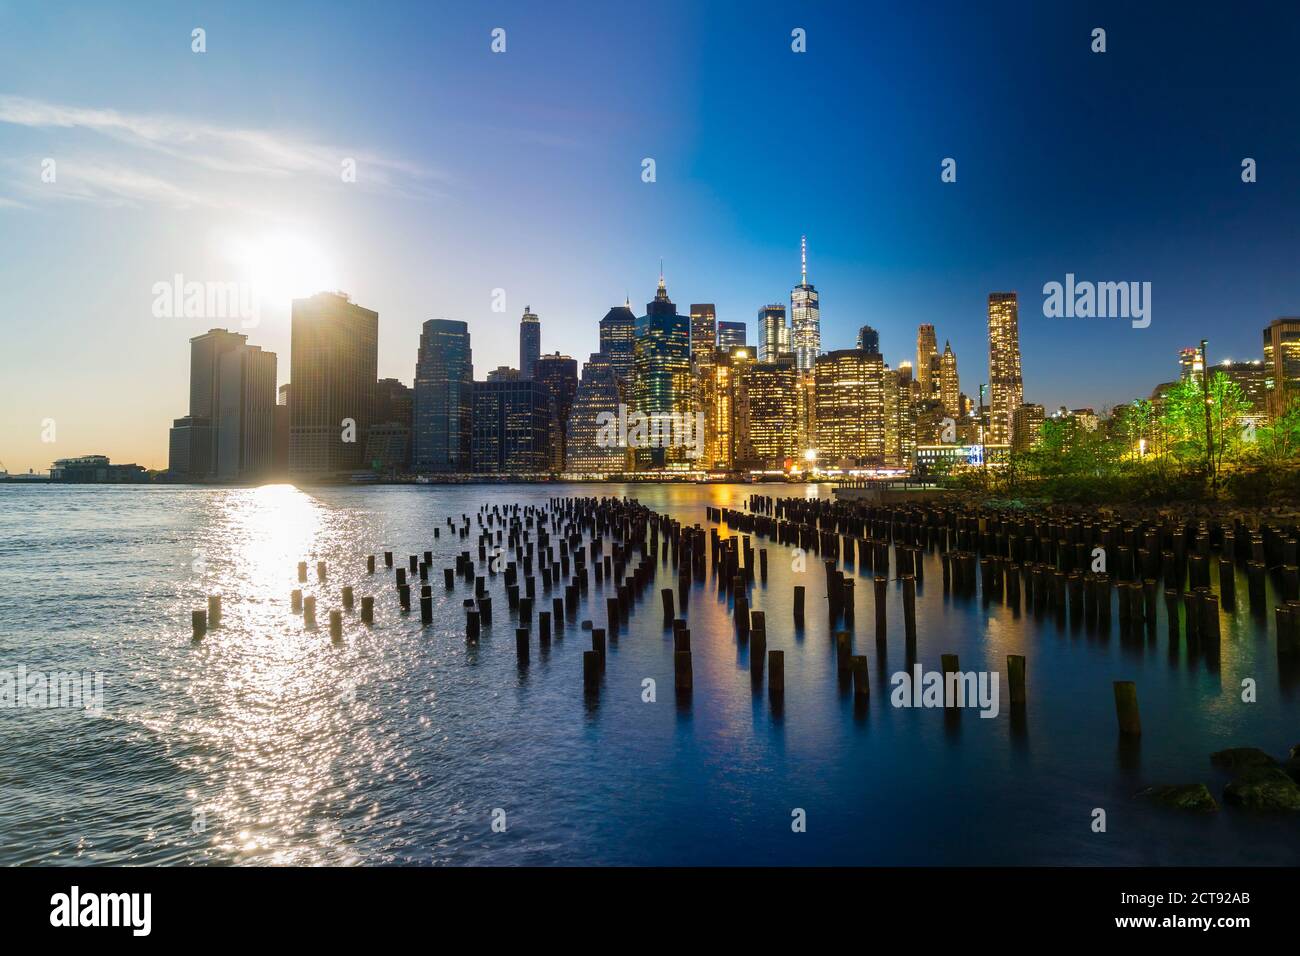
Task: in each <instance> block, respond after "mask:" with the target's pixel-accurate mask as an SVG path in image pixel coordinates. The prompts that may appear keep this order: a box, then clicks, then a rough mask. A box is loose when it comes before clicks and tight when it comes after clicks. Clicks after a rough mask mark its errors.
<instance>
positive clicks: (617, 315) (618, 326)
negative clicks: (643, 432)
mask: <svg viewBox="0 0 1300 956" xmlns="http://www.w3.org/2000/svg"><path fill="white" fill-rule="evenodd" d="M600 352H601V354H602V355H603V356H604V357H605V361H606V362H608V363H609V366H610V368H612V369H613V370H614V380H615V382H617V384H618V394H619V397H620V400H621V401H622V402H623V404H624V405H626V404H628V403H629V402H630V401H631V399H632V366H633V363H634V360H635V353H636V316H635V315H634V314H633V312H632V300H631V299H628V300H627V301H626V302H625V303H624V304H623V305H616V306H614V307H612V308H611V309H610V310H609V311H608V312H606V313H605V317H604V318H603V319H601V320H600Z"/></svg>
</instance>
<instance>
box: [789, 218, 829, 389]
mask: <svg viewBox="0 0 1300 956" xmlns="http://www.w3.org/2000/svg"><path fill="white" fill-rule="evenodd" d="M799 249H800V261H801V263H802V265H801V271H800V278H799V284H798V285H797V286H795V287H794V288H793V289H791V290H790V325H791V329H790V341H791V344H792V345H793V347H794V357H795V367H796V368H798V369H799V370H800V371H811V370H812V368H813V366H814V364H815V363H816V361H817V355H818V353H820V352H821V350H822V325H821V307H820V305H819V301H820V300H819V298H818V295H817V290H816V289H815V288H813V286H812V285H810V284H809V283H808V237H807V236H804V237H803V238H802V239H801V240H800V244H799Z"/></svg>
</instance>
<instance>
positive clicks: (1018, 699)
mask: <svg viewBox="0 0 1300 956" xmlns="http://www.w3.org/2000/svg"><path fill="white" fill-rule="evenodd" d="M1007 683H1008V684H1010V685H1011V686H1010V688H1009V690H1010V696H1011V706H1012V707H1024V706H1025V703H1026V701H1028V699H1029V698H1028V696H1027V695H1026V693H1025V657H1024V655H1023V654H1008V655H1007Z"/></svg>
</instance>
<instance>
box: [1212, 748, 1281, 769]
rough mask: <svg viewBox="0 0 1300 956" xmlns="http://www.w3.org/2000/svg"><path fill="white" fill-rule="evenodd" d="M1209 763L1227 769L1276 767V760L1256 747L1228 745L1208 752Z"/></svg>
mask: <svg viewBox="0 0 1300 956" xmlns="http://www.w3.org/2000/svg"><path fill="white" fill-rule="evenodd" d="M1210 763H1212V764H1214V766H1216V767H1226V768H1227V769H1228V770H1245V769H1246V768H1247V767H1276V766H1277V761H1276V760H1274V759H1273V758H1272V757H1270V756H1269V755H1268V754H1266V753H1264V751H1262V750H1260V749H1259V748H1258V747H1229V748H1228V749H1227V750H1216V751H1215V752H1214V753H1212V754H1210Z"/></svg>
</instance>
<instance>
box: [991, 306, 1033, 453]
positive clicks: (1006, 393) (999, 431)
mask: <svg viewBox="0 0 1300 956" xmlns="http://www.w3.org/2000/svg"><path fill="white" fill-rule="evenodd" d="M1024 391H1025V389H1024V383H1023V381H1022V380H1021V376H1020V315H1019V307H1018V306H1017V304H1016V294H1015V293H1014V292H990V293H989V435H988V444H991V445H1007V444H1010V442H1011V427H1012V422H1011V416H1012V413H1014V412H1015V410H1016V409H1017V408H1019V407H1020V405H1021V403H1022V402H1023V401H1024V397H1025V396H1024Z"/></svg>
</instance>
